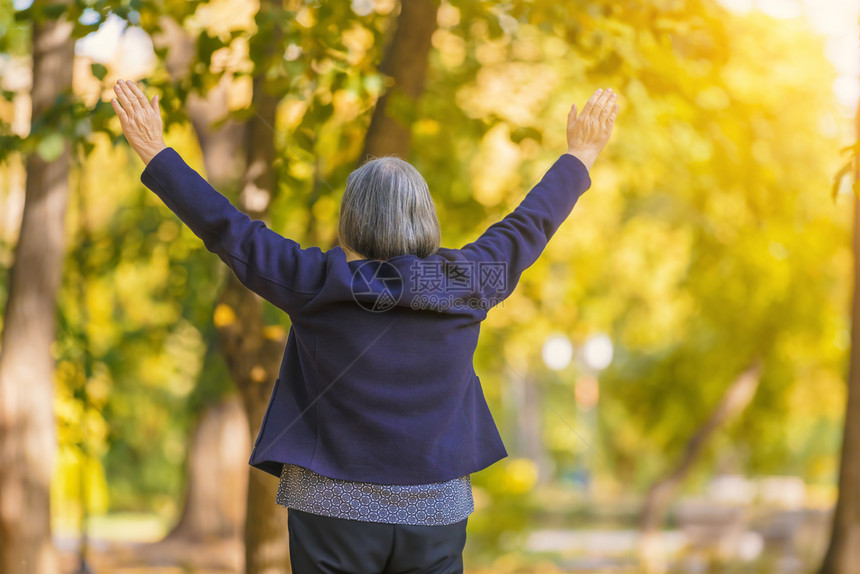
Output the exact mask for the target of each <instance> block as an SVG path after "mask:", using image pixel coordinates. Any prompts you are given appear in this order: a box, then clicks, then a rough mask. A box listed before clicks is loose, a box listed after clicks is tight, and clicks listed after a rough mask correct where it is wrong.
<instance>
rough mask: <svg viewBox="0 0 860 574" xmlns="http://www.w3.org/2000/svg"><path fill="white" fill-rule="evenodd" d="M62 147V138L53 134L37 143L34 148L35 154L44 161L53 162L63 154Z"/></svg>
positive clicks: (63, 145)
mask: <svg viewBox="0 0 860 574" xmlns="http://www.w3.org/2000/svg"><path fill="white" fill-rule="evenodd" d="M64 147H65V141H64V140H63V136H62V135H61V134H59V133H56V132H54V133H52V134H48V135H47V136H46V137H45V138H43V139H42V140H41V141H40V142H39V143H38V145H37V146H36V153H38V154H39V155H40V156H41V157H42V159H43V160H45V161H54V160H55V159H57V158H58V157H60V154H61V153H63V148H64Z"/></svg>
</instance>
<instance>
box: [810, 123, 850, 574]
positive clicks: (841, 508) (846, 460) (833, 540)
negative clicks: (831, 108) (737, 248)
mask: <svg viewBox="0 0 860 574" xmlns="http://www.w3.org/2000/svg"><path fill="white" fill-rule="evenodd" d="M856 130H857V137H858V138H860V107H858V109H857V117H856ZM858 191H860V158H856V157H855V160H854V238H853V247H854V249H853V251H854V296H853V299H854V300H853V303H852V314H851V364H850V366H849V369H848V401H847V404H846V406H845V431H844V435H843V439H842V461H841V464H840V468H839V498H838V499H837V500H836V509H835V511H834V514H833V530H832V532H831V535H830V545H829V546H828V547H827V553H826V554H825V555H824V561H823V562H822V564H821V568H820V569H819V571H818V572H819V574H855V573H856V572H860V199H858Z"/></svg>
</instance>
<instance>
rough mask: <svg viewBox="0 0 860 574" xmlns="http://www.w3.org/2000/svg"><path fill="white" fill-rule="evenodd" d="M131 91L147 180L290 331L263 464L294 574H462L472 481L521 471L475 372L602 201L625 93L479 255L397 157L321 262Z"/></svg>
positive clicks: (361, 190) (571, 138)
mask: <svg viewBox="0 0 860 574" xmlns="http://www.w3.org/2000/svg"><path fill="white" fill-rule="evenodd" d="M115 90H116V98H115V99H114V100H112V102H111V103H112V105H113V107H114V110H115V111H116V113H117V115H118V116H119V120H120V123H121V125H122V129H123V132H124V133H125V136H126V138H127V139H128V142H129V144H130V145H131V147H132V148H133V149H134V150H135V151H136V152H137V153H138V155H139V156H140V158H141V159H142V160H143V163H144V164H146V167H145V169H144V171H143V174H142V175H141V180H142V182H143V183H144V184H145V185H146V186H147V187H148V188H149V189H151V190H152V191H153V192H154V193H155V194H157V195H158V196H159V197H160V198H161V199H162V200H163V201H164V203H165V204H166V205H167V206H168V207H169V208H170V209H172V210H173V211H174V212H175V213H176V214H177V215H178V216H179V218H180V219H181V220H182V221H183V222H184V223H185V224H186V225H188V227H189V228H190V229H191V230H192V231H193V232H194V233H195V234H196V235H197V236H198V237H200V239H202V240H203V242H204V244H205V246H206V248H207V249H208V250H210V251H211V252H213V253H215V254H216V255H218V257H220V258H221V260H223V261H224V263H226V264H227V265H228V266H229V267H230V269H231V270H232V271H233V273H235V274H236V276H237V277H238V278H239V279H240V280H241V281H242V283H243V284H244V285H246V286H247V287H248V288H249V289H251V290H252V291H254V292H255V293H258V294H259V295H260V296H262V297H263V298H265V299H266V300H268V301H269V302H271V303H272V304H273V305H275V306H277V307H278V308H280V309H282V310H283V311H284V312H286V313H288V314H289V316H290V319H291V323H292V327H291V328H290V333H289V337H288V340H287V344H286V349H285V352H284V358H283V362H282V363H281V368H280V373H279V376H278V378H277V380H275V381H274V387H273V390H272V396H271V399H270V402H269V406H268V409H267V411H266V414H265V416H264V418H263V421H262V425H261V427H260V431H259V435H258V436H257V440H256V443H255V445H254V449H253V452H252V454H251V460H250V464H251V465H252V466H254V467H256V468H258V469H260V470H263V471H265V472H268V473H271V474H273V475H275V476H278V477H280V486H279V488H278V492H277V497H276V501H277V502H278V503H280V504H282V505H284V506H286V507H287V508H289V514H288V530H289V538H290V540H289V543H290V557H291V561H292V564H293V568H294V571H295V572H298V573H301V574H305V573H316V572H319V573H335V572H337V573H347V572H348V573H356V574H358V573H362V574H363V573H368V574H369V573H398V572H411V573H427V574H430V573H439V574H441V573H453V572H462V571H463V559H462V551H463V547H464V545H465V542H466V521H467V519H468V516H469V514H471V512H472V511H473V510H474V505H473V500H472V490H471V482H470V480H469V475H470V474H471V473H473V472H476V471H479V470H481V469H483V468H486V467H487V466H489V465H491V464H493V463H494V462H496V461H498V460H500V459H502V458H504V457H505V456H507V452H506V451H505V447H504V444H503V443H502V440H501V437H500V436H499V433H498V430H497V429H496V426H495V423H494V421H493V417H492V415H491V414H490V411H489V409H488V407H487V403H486V401H485V400H484V395H483V392H482V390H481V382H480V380H479V379H478V377H477V375H476V374H475V371H474V369H473V366H472V358H473V354H474V351H475V347H476V345H477V343H478V333H479V329H480V326H481V322H482V321H483V320H484V319H485V318H486V316H487V312H488V310H489V309H490V308H492V307H493V306H495V305H497V304H498V303H499V302H501V301H503V300H504V299H505V298H506V297H508V296H509V295H510V294H511V292H512V291H513V290H514V287H515V286H516V284H517V281H518V280H519V277H520V275H521V274H522V273H523V271H525V269H526V268H528V267H529V266H530V265H532V264H533V263H534V262H535V260H537V258H538V256H539V255H540V254H541V252H542V251H543V249H544V248H545V247H546V244H547V242H548V241H549V239H550V237H552V235H553V234H554V233H555V231H556V229H558V227H559V225H561V223H562V222H563V221H564V220H565V218H566V217H567V216H568V215H569V214H570V212H571V210H572V209H573V206H574V204H575V203H576V201H577V199H578V198H579V197H580V195H582V194H583V193H584V192H585V191H586V190H587V189H588V188H589V187H590V185H591V179H590V177H589V170H590V169H591V167H592V165H593V164H594V161H595V160H596V159H597V156H598V154H599V153H600V152H601V150H602V149H603V148H604V147H605V145H606V144H607V142H608V141H609V137H610V135H611V133H612V127H613V125H614V122H615V117H616V114H617V113H618V105H617V103H616V95H615V94H614V93H613V92H612V90H606V91H603V90H597V91H596V92H594V94H593V95H592V96H591V98H590V99H589V100H588V102H587V103H586V104H585V106H584V107H583V109H582V112H581V113H579V114H577V109H576V106H572V107H571V110H570V114H569V115H568V118H567V141H568V151H567V153H565V154H563V155H562V156H561V157H559V158H558V160H557V161H556V162H555V163H554V164H553V166H552V167H550V169H549V170H548V171H547V173H546V174H545V175H544V177H543V179H542V180H541V181H540V182H539V183H538V184H537V185H536V186H535V187H534V188H533V189H532V190H531V192H530V193H529V194H528V195H527V196H526V197H525V198H524V199H523V201H522V202H521V203H520V204H519V206H517V208H516V209H514V210H513V212H511V213H510V214H509V215H507V216H506V217H505V218H504V219H502V220H501V221H499V222H497V223H495V224H494V225H492V226H490V227H489V228H488V229H487V230H486V231H485V232H484V233H483V234H482V235H481V236H480V237H479V238H478V239H477V240H476V241H474V242H472V243H469V244H468V245H465V246H464V247H462V248H460V249H449V248H443V247H440V246H439V241H440V232H439V222H438V220H437V217H436V209H435V207H434V204H433V200H432V198H431V196H430V193H429V190H428V188H427V184H426V183H425V181H424V179H423V178H422V177H421V175H420V174H419V173H418V172H417V171H416V170H415V168H413V167H412V166H411V165H409V164H408V163H406V162H405V161H402V160H400V159H396V158H391V157H384V158H379V159H374V160H371V161H368V162H367V163H365V164H364V165H362V166H361V167H360V168H358V169H357V170H355V171H354V172H353V173H352V174H351V175H350V176H349V178H348V179H347V183H346V189H345V191H344V194H343V199H342V202H341V209H340V223H339V227H338V240H339V246H338V247H334V248H332V249H329V250H328V251H321V250H320V249H318V248H316V247H311V248H302V247H300V246H299V244H298V243H296V242H295V241H292V240H290V239H287V238H284V237H282V236H280V235H278V234H277V233H275V232H274V231H271V230H270V229H268V228H267V227H266V225H265V224H264V223H263V222H261V221H254V220H251V219H250V218H249V217H248V216H247V215H245V214H243V213H242V212H240V211H239V210H237V209H236V208H235V207H234V206H233V205H231V204H230V202H229V201H228V200H227V199H226V198H225V197H224V196H222V195H221V194H219V193H218V192H217V191H215V190H214V189H213V188H212V187H211V186H210V185H209V184H208V183H207V182H206V181H205V180H204V179H203V178H202V177H201V176H200V175H198V174H197V172H195V171H194V170H192V169H191V168H190V167H188V165H186V163H185V162H184V161H183V160H182V158H181V157H180V156H179V154H177V153H176V151H175V150H174V149H172V148H170V147H167V146H166V145H165V143H164V140H163V138H162V123H161V113H160V109H159V105H158V96H155V97H154V98H153V99H152V101H149V100H147V98H146V96H144V94H143V92H141V90H140V89H139V88H138V87H137V86H136V85H135V84H133V83H131V82H124V81H122V80H120V81H119V82H117V84H116V86H115Z"/></svg>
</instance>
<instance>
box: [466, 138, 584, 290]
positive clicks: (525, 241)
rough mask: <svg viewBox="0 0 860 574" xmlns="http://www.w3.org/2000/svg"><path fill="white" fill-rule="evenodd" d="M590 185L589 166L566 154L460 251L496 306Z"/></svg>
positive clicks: (512, 288) (535, 257) (480, 288)
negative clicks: (508, 212)
mask: <svg viewBox="0 0 860 574" xmlns="http://www.w3.org/2000/svg"><path fill="white" fill-rule="evenodd" d="M590 187H591V177H590V176H589V174H588V168H586V167H585V165H584V164H583V163H582V162H581V161H580V160H579V159H578V158H576V157H574V156H572V155H570V154H567V153H566V154H564V155H562V156H561V157H560V158H559V159H558V160H556V162H555V163H554V164H553V165H552V167H550V169H549V170H548V171H547V172H546V173H545V174H544V176H543V178H542V179H541V181H540V182H539V183H538V184H537V185H536V186H535V187H534V188H532V190H531V191H530V192H529V193H528V195H526V197H525V198H524V199H523V200H522V202H520V204H519V205H518V206H517V207H516V209H514V210H513V211H512V212H511V213H510V214H508V215H507V216H506V217H505V218H504V219H502V220H501V221H499V222H497V223H494V224H493V225H491V226H490V227H489V228H488V229H487V230H486V231H485V232H484V233H483V234H482V235H481V236H480V237H479V238H478V239H477V240H476V241H474V242H472V243H469V244H467V245H465V246H464V247H462V248H461V249H460V251H461V253H462V254H463V255H465V257H466V259H468V260H470V261H473V262H475V264H476V267H477V269H476V276H477V280H478V281H477V283H478V288H479V290H480V292H481V296H482V297H484V298H487V299H490V300H491V301H492V304H493V305H495V304H497V303H499V302H500V301H502V300H503V299H505V298H507V297H508V296H509V295H510V294H511V293H513V291H514V288H515V287H516V284H517V282H518V281H519V278H520V275H521V274H522V273H523V271H525V270H526V269H527V268H529V267H530V266H531V265H532V264H533V263H534V262H535V261H537V258H538V257H539V256H540V254H541V253H542V252H543V250H544V248H545V247H546V245H547V243H548V242H549V240H550V238H551V237H552V236H553V235H554V234H555V232H556V230H557V229H558V228H559V226H560V225H561V224H562V222H563V221H564V220H565V219H566V218H567V216H568V215H570V212H571V211H572V210H573V206H574V205H575V204H576V202H577V200H578V199H579V197H580V196H581V195H582V194H583V193H585V191H586V190H587V189H588V188H590Z"/></svg>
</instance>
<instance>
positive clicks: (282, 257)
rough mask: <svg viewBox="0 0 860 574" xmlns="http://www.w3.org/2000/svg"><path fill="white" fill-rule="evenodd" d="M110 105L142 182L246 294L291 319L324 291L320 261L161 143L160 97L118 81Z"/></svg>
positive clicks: (320, 256) (319, 256)
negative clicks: (289, 314)
mask: <svg viewBox="0 0 860 574" xmlns="http://www.w3.org/2000/svg"><path fill="white" fill-rule="evenodd" d="M116 91H117V97H118V100H119V101H117V100H116V99H115V100H113V101H112V102H111V104H112V105H113V107H114V109H115V110H116V112H117V115H118V116H119V118H120V124H121V125H122V129H123V133H124V134H125V136H126V139H127V140H128V143H129V144H130V145H131V147H132V149H134V151H135V152H137V154H138V155H139V156H140V159H142V160H143V162H144V163H145V164H146V168H145V169H144V170H143V173H142V174H141V176H140V179H141V181H142V182H143V183H144V185H146V186H147V187H148V188H149V189H151V190H152V191H153V192H155V193H156V195H158V196H159V197H160V198H161V200H162V201H164V203H165V205H167V207H169V208H170V209H171V210H172V211H173V212H174V213H176V215H177V216H179V218H180V219H181V220H182V221H183V223H185V224H186V225H187V226H188V227H189V229H191V231H192V232H194V234H195V235H197V237H199V238H200V239H202V240H203V244H204V245H205V246H206V249H208V250H209V251H211V252H212V253H214V254H216V255H218V257H219V258H220V259H221V260H222V261H223V262H224V263H226V264H227V266H228V267H230V269H231V270H232V271H233V273H235V275H236V277H238V278H239V280H240V281H241V282H242V283H243V284H244V285H245V286H246V287H248V288H249V289H251V290H252V291H254V292H255V293H257V294H258V295H260V296H261V297H263V298H264V299H266V300H267V301H269V302H270V303H272V304H273V305H275V306H277V307H279V308H281V309H283V310H284V311H287V312H291V311H293V310H295V309H297V308H298V307H300V306H301V305H302V304H303V303H304V302H306V301H307V300H309V299H310V298H311V297H312V296H313V295H314V294H315V293H316V291H317V288H318V287H319V286H320V285H321V283H322V280H323V276H324V273H325V257H324V255H323V253H322V252H321V251H320V250H319V249H318V248H310V249H301V248H300V246H299V244H298V243H296V242H295V241H293V240H291V239H287V238H285V237H282V236H281V235H279V234H277V233H275V232H274V231H272V230H271V229H269V228H268V227H266V224H265V223H263V222H262V221H259V220H252V219H251V218H250V217H248V216H247V215H246V214H244V213H242V212H241V211H239V210H238V209H236V207H235V206H234V205H233V204H231V203H230V201H229V200H228V199H227V198H226V197H224V196H223V195H221V194H220V193H218V191H216V190H215V189H214V188H213V187H212V186H211V185H209V183H208V182H207V181H206V180H205V179H204V178H203V177H202V176H200V174H198V173H197V172H196V171H194V170H193V169H191V167H189V166H188V165H187V164H186V163H185V161H183V159H182V158H181V157H180V156H179V154H178V153H176V150H174V149H173V148H170V147H167V146H166V145H165V143H164V139H163V137H162V123H161V113H160V110H159V107H158V96H156V97H154V98H153V99H152V101H151V102H149V101H147V99H146V96H144V95H143V92H142V91H141V90H140V89H139V88H138V87H137V86H136V85H134V84H133V83H131V82H122V81H120V82H118V83H117V87H116Z"/></svg>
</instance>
